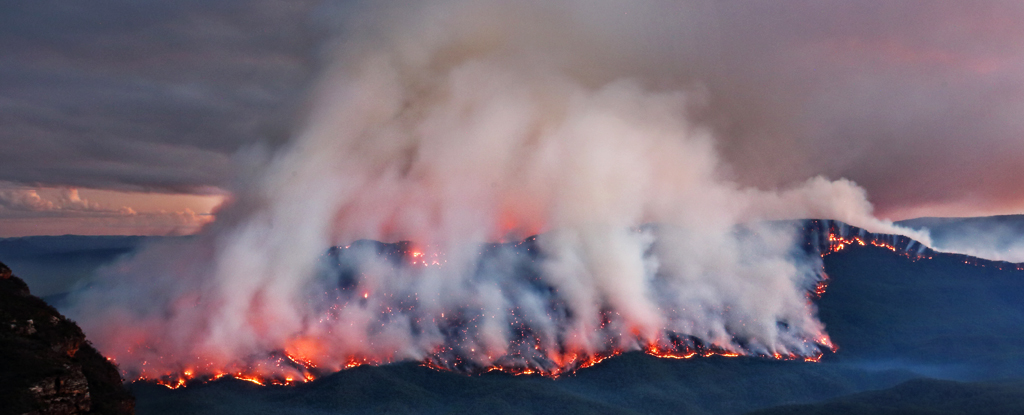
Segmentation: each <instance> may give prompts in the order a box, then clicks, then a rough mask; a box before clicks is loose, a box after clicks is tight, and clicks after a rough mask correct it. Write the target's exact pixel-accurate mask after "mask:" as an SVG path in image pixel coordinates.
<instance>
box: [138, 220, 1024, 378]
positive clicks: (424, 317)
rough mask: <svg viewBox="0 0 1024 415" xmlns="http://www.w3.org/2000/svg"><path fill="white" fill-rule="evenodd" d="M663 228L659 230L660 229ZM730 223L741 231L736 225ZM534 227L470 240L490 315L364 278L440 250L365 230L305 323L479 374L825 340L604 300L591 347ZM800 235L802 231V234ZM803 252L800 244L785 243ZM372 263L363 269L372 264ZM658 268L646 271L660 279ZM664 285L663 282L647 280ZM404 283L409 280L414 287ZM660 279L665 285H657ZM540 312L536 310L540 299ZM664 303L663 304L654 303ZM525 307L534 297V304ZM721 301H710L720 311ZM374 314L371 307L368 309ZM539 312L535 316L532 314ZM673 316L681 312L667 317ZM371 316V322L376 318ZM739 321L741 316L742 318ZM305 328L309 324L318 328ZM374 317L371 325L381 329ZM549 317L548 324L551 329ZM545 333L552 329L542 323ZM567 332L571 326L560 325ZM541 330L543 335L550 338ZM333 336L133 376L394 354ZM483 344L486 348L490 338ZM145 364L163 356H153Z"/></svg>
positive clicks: (360, 360)
mask: <svg viewBox="0 0 1024 415" xmlns="http://www.w3.org/2000/svg"><path fill="white" fill-rule="evenodd" d="M798 225H799V227H800V229H801V233H800V234H799V235H798V236H797V244H796V246H799V247H802V250H801V249H798V250H796V252H800V251H802V252H804V253H807V254H809V255H812V256H814V255H821V256H825V255H829V254H832V253H835V252H839V251H842V250H844V249H848V247H849V246H873V247H879V248H884V249H888V250H890V251H893V252H894V253H895V254H897V255H900V256H904V257H907V258H910V259H911V260H915V261H916V260H927V259H931V258H932V257H933V256H935V255H947V256H957V257H960V256H962V255H955V254H942V253H937V252H935V251H933V250H932V249H930V248H927V247H926V246H924V245H922V244H921V243H919V242H917V241H915V240H913V239H910V238H907V237H904V236H900V235H891V234H876V233H870V232H867V231H865V230H863V229H860V228H857V227H853V226H850V225H847V224H845V223H842V222H838V221H830V220H807V221H801V222H799V223H798ZM638 232H642V233H652V234H657V233H659V230H658V229H656V228H654V227H646V228H644V229H642V230H638ZM660 232H664V231H660ZM738 232H741V233H743V232H747V230H740V231H738ZM539 238H543V236H540V237H538V236H534V237H530V238H527V239H525V240H523V241H520V242H516V243H494V244H488V245H483V246H480V247H479V250H478V251H477V253H478V257H477V261H476V266H475V270H474V271H473V273H474V275H473V277H472V278H471V279H481V278H488V275H491V273H493V272H494V271H493V270H495V269H501V270H505V274H504V276H505V278H504V279H503V281H502V285H501V287H500V289H502V290H507V291H508V292H511V293H516V294H513V295H506V296H505V297H506V299H507V301H508V304H507V306H506V309H505V314H503V315H497V314H488V313H487V312H486V311H487V310H486V309H483V308H480V307H479V306H478V305H475V306H474V305H469V304H463V305H461V306H457V307H447V308H443V309H440V311H439V310H438V309H433V313H432V314H431V313H430V312H429V311H427V310H431V307H430V306H429V305H428V304H426V302H425V301H423V299H421V298H420V295H419V294H418V293H416V292H415V291H414V289H413V288H410V289H407V290H400V291H394V290H390V289H381V287H373V286H371V285H370V283H371V282H370V281H368V280H367V277H366V273H367V272H377V273H380V272H385V273H391V274H393V275H395V277H396V278H410V279H416V278H422V275H421V274H422V273H424V272H432V271H431V270H433V271H436V272H443V271H442V268H443V267H444V266H445V263H446V260H445V259H444V256H443V255H441V253H440V252H436V251H432V250H431V249H429V247H416V246H414V245H413V244H411V243H408V242H399V243H381V242H375V241H369V240H362V241H357V242H355V243H352V244H350V245H348V246H339V247H333V248H331V249H329V250H328V251H327V252H326V253H325V254H324V255H323V257H322V258H321V263H320V268H319V269H320V275H319V277H318V278H317V281H318V283H317V287H319V288H318V289H317V291H316V292H315V293H311V295H310V297H309V298H308V299H307V301H308V302H309V303H310V304H314V306H313V307H314V308H315V309H317V310H318V316H319V319H318V320H317V321H316V322H314V323H312V326H314V327H315V326H319V325H323V326H324V327H328V328H327V329H325V330H329V327H330V326H332V325H336V324H337V323H338V322H345V321H348V322H349V323H350V324H352V322H351V321H349V320H346V318H350V316H351V314H352V313H353V312H354V311H353V310H358V311H359V312H362V313H365V314H364V315H366V316H367V317H368V318H372V325H371V324H367V330H369V332H370V333H369V335H370V337H369V338H371V339H372V338H373V336H374V335H380V334H384V333H387V332H388V331H389V330H395V328H394V327H392V326H394V325H400V327H401V328H402V329H403V330H408V331H409V335H411V336H424V337H426V336H427V334H428V332H431V331H433V332H434V333H433V334H435V335H437V336H438V337H436V338H435V341H436V343H435V344H434V346H433V349H432V350H431V351H430V353H428V354H426V355H425V356H423V357H422V358H419V359H418V360H419V361H420V362H421V363H422V364H423V365H424V366H428V367H432V368H435V369H438V370H447V371H455V372H461V373H468V374H474V373H483V372H489V371H502V372H506V373H511V374H535V375H543V376H550V377H558V376H561V375H564V374H567V373H572V372H574V371H576V370H579V369H583V368H586V367H589V366H592V365H594V364H597V363H599V362H601V361H602V360H604V359H607V358H609V357H613V356H615V355H618V354H621V353H623V352H626V351H630V350H641V351H643V352H645V353H647V354H649V355H652V356H657V357H662V358H675V359H688V358H694V357H708V356H713V355H718V356H741V355H743V356H757V357H762V358H767V359H786V360H793V359H800V360H806V361H817V360H818V359H820V358H821V356H822V354H823V353H824V352H828V351H830V350H832V349H833V348H834V346H833V345H832V344H831V342H830V340H829V338H828V335H827V334H824V333H823V332H822V333H821V334H819V335H817V336H816V337H813V338H807V339H805V340H802V344H798V345H797V347H794V348H792V350H783V351H779V350H770V349H767V348H765V347H764V346H763V345H760V344H758V343H756V341H757V340H756V339H749V338H744V337H742V336H743V332H742V331H740V330H736V332H735V333H732V332H730V336H729V338H728V341H725V342H718V343H716V342H715V340H709V339H708V338H707V337H701V335H700V334H699V333H694V332H685V331H682V330H680V329H679V327H683V326H685V325H686V324H691V325H692V324H694V322H692V321H690V322H687V321H682V319H684V318H686V317H685V314H684V313H682V312H681V310H679V309H670V312H669V313H667V315H668V316H670V319H669V320H668V323H667V324H666V329H665V330H663V331H662V332H660V333H659V334H658V335H656V336H654V337H651V338H645V337H643V336H642V335H641V333H640V332H639V331H637V330H635V329H631V328H630V327H628V325H627V324H628V322H627V321H625V320H624V319H623V318H622V317H621V316H620V315H619V314H618V313H616V312H615V311H614V310H613V309H611V308H608V307H606V308H604V309H602V310H601V311H600V316H599V321H600V323H599V324H598V325H597V326H596V327H595V328H594V331H595V332H594V333H592V336H593V337H594V338H597V339H599V342H598V343H597V346H596V347H594V348H590V349H584V348H582V347H580V346H579V344H578V343H574V342H573V339H572V337H570V336H574V335H579V334H580V333H573V332H572V330H571V327H572V323H573V320H574V319H575V318H577V317H576V316H574V315H573V312H572V310H571V309H570V308H569V307H568V305H567V302H566V299H565V298H562V296H561V295H560V294H559V292H558V289H557V287H555V286H553V285H551V284H550V283H549V282H546V278H545V276H544V271H543V269H542V268H541V267H540V266H539V264H542V263H543V262H544V260H545V255H546V254H545V253H544V251H543V250H542V248H541V246H540V244H539V242H538V239H539ZM801 241H802V242H801ZM656 252H657V243H656V239H655V242H654V243H652V246H651V249H650V250H649V251H648V254H649V255H654V254H655V253H656ZM794 255H800V253H794ZM963 260H964V262H966V263H969V264H974V265H977V266H983V267H994V268H997V269H1017V270H1024V264H1009V263H1001V262H997V261H988V260H982V259H978V258H973V257H966V256H964V258H963ZM370 270H372V271H370ZM666 278H668V277H667V276H665V275H657V274H656V275H655V276H654V279H655V280H659V279H666ZM826 283H827V280H826V276H825V275H824V273H820V274H818V275H817V276H816V277H815V278H808V280H807V281H805V282H804V286H805V287H807V290H806V291H805V297H806V298H807V299H808V302H810V301H812V300H813V299H816V298H818V297H820V296H821V294H823V293H824V291H825V288H826ZM656 284H661V283H656ZM414 286H415V285H414V284H412V285H410V287H414ZM661 288H662V289H666V287H665V286H662V287H661ZM538 300H540V301H541V302H542V303H541V304H540V308H541V309H542V310H543V312H544V314H543V316H542V317H540V316H539V315H538V314H537V313H536V312H537V310H536V308H537V304H536V303H537V301H538ZM663 306H664V307H666V308H668V307H671V305H670V304H668V303H665V304H663ZM531 307H532V308H531ZM730 311H731V308H730V307H724V308H723V309H721V310H719V312H720V313H722V314H723V316H724V315H726V314H729V313H730ZM370 316H372V317H370ZM538 317H540V318H538ZM497 318H500V319H501V320H502V321H503V322H504V324H507V325H508V332H509V333H510V335H509V336H508V338H507V339H506V341H507V345H503V346H499V349H498V350H497V351H495V349H493V347H494V346H493V345H488V344H487V343H486V339H485V338H484V336H486V334H487V333H486V332H485V329H487V328H488V327H492V326H488V325H487V324H486V321H487V320H488V319H497ZM671 318H675V319H678V320H675V321H673V320H671ZM776 324H777V326H778V327H779V328H780V330H782V331H783V332H785V330H787V329H789V327H788V326H789V323H788V322H787V321H783V320H779V321H777V322H776ZM378 325H379V326H378ZM739 325H740V326H741V327H742V325H743V323H742V322H740V324H739ZM314 327H311V328H310V332H314V331H315V330H318V329H317V328H314ZM378 327H379V328H378ZM551 328H553V330H552V329H551ZM552 333H554V335H553V336H552V335H551V334H552ZM566 333H569V334H570V336H566V335H565V334H566ZM549 336H550V337H549ZM332 347H333V346H332V343H330V342H329V341H327V340H325V339H322V338H318V337H316V336H314V335H311V334H305V335H302V336H297V337H295V338H293V339H291V340H290V341H289V342H288V344H287V346H285V347H284V348H283V349H280V350H276V351H274V352H272V353H269V354H268V355H266V356H262V357H261V356H252V357H251V358H250V359H249V360H248V361H247V362H245V363H240V364H238V365H236V366H233V367H229V368H217V367H215V366H213V365H212V364H208V365H203V364H201V363H199V364H195V365H192V366H188V367H181V368H180V369H177V370H175V369H173V368H168V367H166V366H163V367H161V369H158V370H151V369H150V368H147V367H145V366H148V364H149V362H146V364H144V365H143V366H144V367H143V369H142V371H141V372H139V373H132V374H131V375H133V376H137V377H141V378H143V379H149V380H153V381H156V382H158V383H160V384H163V385H165V386H168V387H172V388H176V387H180V386H184V385H186V384H187V383H189V382H192V381H209V380H215V379H218V378H221V377H224V376H231V377H234V378H237V379H240V380H246V381H250V382H253V383H256V384H260V385H268V384H274V385H288V384H292V383H295V382H305V381H310V380H313V379H315V378H317V377H319V376H322V375H325V374H329V373H332V372H334V371H337V370H344V369H346V368H351V367H354V366H360V365H366V364H371V365H379V364H386V363H392V362H395V361H398V360H403V358H401V357H399V356H398V355H397V354H396V353H383V354H376V355H374V354H371V353H364V354H352V355H348V356H339V355H337V354H336V352H335V350H334V349H332ZM488 347H492V348H491V349H488ZM153 363H155V364H154V367H160V366H157V365H161V364H162V362H161V361H160V359H159V357H157V360H155V361H154V362H153Z"/></svg>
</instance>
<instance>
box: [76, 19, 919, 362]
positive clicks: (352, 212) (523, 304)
mask: <svg viewBox="0 0 1024 415" xmlns="http://www.w3.org/2000/svg"><path fill="white" fill-rule="evenodd" d="M577 6H578V5H576V4H574V3H572V2H563V3H555V4H551V3H548V2H516V4H515V5H509V4H501V3H499V2H456V3H453V2H440V3H439V2H426V3H424V4H420V5H417V6H415V7H414V6H408V5H406V6H404V7H393V8H387V7H380V6H374V7H370V6H366V7H361V8H358V9H357V10H355V11H351V14H350V15H349V16H348V17H347V18H346V19H343V20H344V21H343V22H342V23H341V24H342V25H343V26H344V27H346V28H347V30H345V31H344V33H343V34H342V35H341V36H340V40H339V41H338V42H337V44H336V45H335V47H334V48H333V49H332V51H331V56H332V60H331V62H332V63H331V65H330V66H329V67H328V68H327V69H325V71H324V73H323V75H322V78H321V79H320V81H319V82H318V83H317V85H316V87H315V88H314V96H313V97H311V100H310V105H309V113H308V117H307V119H306V121H305V123H304V124H303V125H302V126H301V127H300V128H298V129H297V130H296V133H295V134H294V138H293V140H292V141H291V142H290V144H289V145H287V146H286V147H285V148H283V149H281V150H279V151H277V152H275V153H274V154H272V155H270V156H268V157H266V160H265V163H262V164H261V168H260V169H259V170H258V172H256V173H255V174H252V175H250V176H247V177H243V178H240V179H239V185H238V187H237V188H236V189H234V198H233V201H232V202H231V203H230V204H229V205H228V206H226V207H224V208H223V209H222V210H221V211H220V212H219V213H218V218H217V221H216V222H215V223H213V224H211V225H209V226H207V228H206V229H204V231H203V232H202V233H201V234H200V235H198V236H196V237H194V238H192V239H189V240H181V241H176V242H171V243H162V244H157V245H153V246H150V247H148V248H147V249H146V250H144V251H142V252H141V253H139V254H137V255H135V256H134V257H133V258H131V259H130V260H128V261H125V262H122V263H120V264H118V265H117V266H115V267H112V268H110V269H108V270H106V271H105V272H103V273H102V275H99V276H98V277H97V279H96V281H94V282H93V284H91V285H90V286H89V287H88V288H86V289H83V290H81V291H80V292H79V293H77V295H76V296H75V297H74V299H73V301H74V306H73V307H72V310H71V312H70V314H71V315H73V316H74V317H75V318H76V319H77V320H78V321H79V322H80V323H81V324H82V326H83V327H84V328H85V330H86V332H88V333H89V336H90V338H91V339H94V341H95V342H96V344H97V346H98V347H99V348H100V350H101V351H103V352H104V353H106V354H107V355H109V356H112V357H113V358H114V359H115V360H116V361H117V363H118V364H119V365H120V367H121V368H122V369H123V370H125V371H127V372H128V373H129V374H131V375H135V376H148V377H159V376H162V375H166V374H169V373H179V372H183V371H184V372H185V373H196V372H198V373H207V374H215V373H233V372H241V371H249V372H255V373H258V374H261V375H278V376H291V373H292V372H291V370H292V369H290V368H288V367H282V366H280V365H274V364H272V363H269V362H270V360H267V359H268V358H267V356H273V355H274V354H275V353H277V354H280V353H284V354H286V355H287V356H288V357H289V358H290V359H292V360H293V361H294V360H299V361H301V362H303V364H308V365H316V367H318V368H322V369H325V370H336V369H341V368H344V367H346V366H347V365H350V364H352V363H353V362H371V363H382V362H390V361H398V360H405V359H413V360H424V359H432V358H436V356H438V355H439V354H442V353H446V352H448V351H451V350H453V349H458V350H457V351H458V353H459V355H460V356H462V358H464V359H467V360H468V361H470V363H472V364H474V365H478V366H489V365H496V364H500V363H502V362H504V361H507V359H508V356H509V355H510V354H516V353H520V352H518V351H516V350H512V348H513V347H514V345H515V344H516V343H515V342H514V341H513V340H516V339H519V340H522V336H523V327H528V328H529V333H530V334H529V336H528V337H529V339H530V345H531V346H533V347H534V349H535V350H537V351H538V352H537V353H536V354H537V355H536V356H533V357H530V358H529V359H533V360H535V361H541V360H543V361H545V362H549V363H552V362H553V363H552V364H555V365H557V364H565V360H566V359H569V358H568V357H566V356H570V355H571V356H583V355H592V354H597V353H601V352H607V351H608V350H609V349H615V350H638V349H643V348H645V347H650V346H651V345H663V346H667V345H669V343H670V340H671V339H670V336H669V333H673V334H674V335H678V336H684V337H686V338H689V339H696V340H697V341H699V342H701V343H702V344H705V345H713V346H714V347H715V348H716V349H717V350H720V351H723V352H731V353H746V354H757V355H769V356H770V355H787V356H790V355H791V356H814V355H815V354H816V353H818V351H819V349H820V347H825V346H827V345H828V340H827V335H826V333H825V328H824V327H823V326H822V324H821V323H820V322H819V321H818V320H817V318H816V316H815V310H814V308H813V305H811V304H810V302H809V300H808V297H807V291H808V289H809V288H810V287H813V284H814V283H815V282H816V278H818V274H817V273H818V271H819V270H820V263H819V262H817V261H818V260H817V259H814V258H807V257H805V256H800V255H795V254H794V253H793V240H792V230H791V229H786V228H785V227H779V226H760V225H757V224H758V223H763V222H764V221H768V220H776V219H791V218H809V217H819V218H830V219H837V220H841V221H844V222H847V223H850V224H854V225H857V226H860V227H864V228H867V229H869V230H872V231H886V232H890V233H904V234H906V232H907V231H906V230H903V229H899V228H896V227H893V226H892V224H891V223H888V222H883V221H879V220H877V219H875V218H874V217H873V216H872V215H871V205H870V204H869V203H868V202H867V199H866V196H865V194H864V191H863V190H862V189H861V188H859V187H858V186H856V185H855V184H854V183H852V182H849V181H847V180H836V181H830V180H827V179H825V178H814V179H811V180H809V181H807V182H805V183H802V184H800V185H798V186H793V187H791V188H787V189H756V188H747V187H743V186H741V185H739V184H737V183H735V182H733V181H731V180H730V179H729V177H730V176H729V166H727V165H726V164H725V163H724V162H723V161H722V160H721V158H720V157H719V155H718V154H717V152H716V138H715V137H714V135H713V134H712V133H711V132H710V131H709V130H707V129H705V128H703V127H701V126H700V125H698V124H695V123H694V122H692V121H691V119H692V118H693V117H691V116H690V115H689V114H690V113H691V111H692V110H693V108H695V107H699V106H700V105H701V99H702V98H701V91H700V86H699V84H693V85H676V86H673V87H671V88H667V87H664V86H663V85H658V84H657V83H656V82H647V81H646V80H645V79H643V78H640V77H632V76H631V74H630V73H628V71H623V70H621V69H622V68H630V67H633V66H635V62H619V61H616V59H618V58H617V57H621V56H629V55H628V54H620V53H618V52H617V51H615V50H602V48H601V47H600V46H601V44H600V42H603V40H605V39H611V38H614V37H615V36H617V33H609V32H608V30H611V29H605V28H602V27H601V25H600V24H597V23H598V22H599V20H600V19H598V17H600V18H604V17H606V16H602V15H601V13H605V12H607V13H612V12H616V11H615V10H614V9H613V8H612V7H604V6H600V5H590V3H587V7H585V8H584V7H581V6H580V7H577ZM602 7H604V8H605V9H608V10H603V9H602ZM580 9H587V12H586V13H583V14H577V13H575V12H574V11H575V10H580ZM595 16H597V17H595ZM620 29H621V28H618V29H615V30H620ZM581 40H587V41H588V42H582V41H581ZM607 46H608V47H609V48H611V47H614V46H615V43H614V42H610V43H608V44H607ZM647 224H656V229H657V230H656V231H655V230H653V229H655V228H652V227H650V226H647V227H645V225H647ZM534 234H539V237H538V238H537V239H536V241H535V249H536V250H538V251H539V252H540V253H541V254H540V255H538V256H536V257H533V260H532V261H531V264H532V265H531V266H532V267H533V268H532V269H533V270H534V272H535V274H536V275H534V276H533V277H531V278H532V279H530V280H529V281H528V282H524V281H525V280H523V279H522V278H520V277H517V275H516V272H515V268H514V265H515V264H517V263H520V262H522V259H521V258H520V259H515V255H517V254H516V253H515V252H514V250H513V248H512V247H513V245H510V244H509V245H502V247H504V248H501V247H499V248H498V251H497V252H496V253H495V252H492V253H490V254H489V255H490V256H489V257H488V258H489V259H488V261H481V260H480V258H481V246H484V244H485V243H488V242H495V241H512V242H514V241H520V240H522V238H524V237H526V236H529V235H534ZM912 236H913V237H914V238H917V239H921V240H925V241H927V238H926V235H912ZM363 239H369V240H376V241H384V242H396V241H412V242H413V243H414V246H415V247H416V254H418V255H417V257H416V258H422V259H420V260H421V261H422V263H421V264H420V265H418V266H414V267H413V266H396V265H395V264H394V263H393V262H389V261H387V260H385V259H383V258H382V257H381V256H380V255H379V254H378V252H376V251H373V250H372V249H362V248H359V247H365V246H367V244H366V243H357V241H359V240H363ZM331 246H339V247H345V246H349V247H350V249H348V250H346V252H347V254H346V256H345V257H344V261H345V264H343V265H344V266H345V267H347V268H346V269H351V270H354V271H353V272H354V274H353V275H355V276H354V277H352V278H351V280H350V281H348V282H347V283H345V284H342V285H344V286H343V287H341V288H339V282H338V281H337V279H332V278H331V277H329V276H330V272H328V271H329V269H326V268H325V266H324V261H325V260H324V258H325V252H326V251H327V248H328V247H331ZM360 249H362V250H360ZM517 261H518V262H517ZM434 262H437V264H434ZM325 275H326V276H325ZM517 278H518V279H517ZM452 316H459V317H458V318H459V319H460V322H458V323H457V324H456V323H454V322H453V321H452V318H453V317H452ZM455 326H457V327H460V330H462V331H460V332H459V333H455V334H453V332H452V330H451V329H452V327H455ZM513 352H515V353H513ZM502 359H506V360H502ZM540 366H543V364H540Z"/></svg>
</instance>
